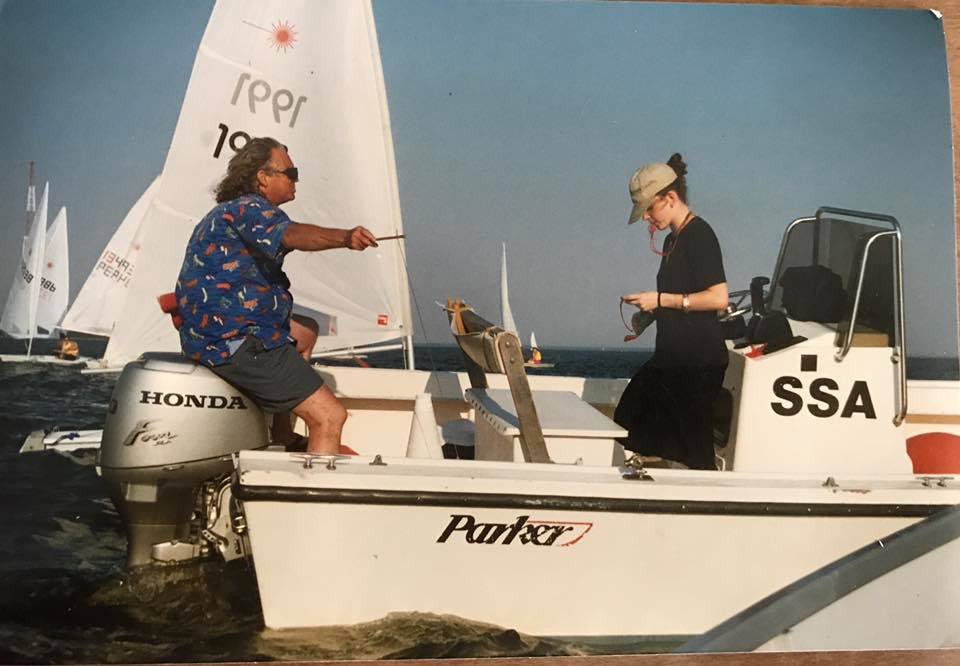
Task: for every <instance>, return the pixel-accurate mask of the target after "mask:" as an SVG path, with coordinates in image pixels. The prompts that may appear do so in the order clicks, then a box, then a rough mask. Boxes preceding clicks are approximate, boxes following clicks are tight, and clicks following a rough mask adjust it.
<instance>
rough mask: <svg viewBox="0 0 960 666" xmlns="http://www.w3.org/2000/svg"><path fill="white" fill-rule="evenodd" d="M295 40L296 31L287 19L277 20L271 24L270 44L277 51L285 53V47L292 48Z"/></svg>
mask: <svg viewBox="0 0 960 666" xmlns="http://www.w3.org/2000/svg"><path fill="white" fill-rule="evenodd" d="M296 41H297V31H296V29H294V27H293V25H291V24H290V23H288V22H287V21H277V22H276V23H274V24H273V25H272V26H271V30H270V46H272V47H273V48H274V49H276V51H277V52H278V53H279V52H280V51H283V52H284V53H286V51H287V49H292V48H293V44H294V42H296Z"/></svg>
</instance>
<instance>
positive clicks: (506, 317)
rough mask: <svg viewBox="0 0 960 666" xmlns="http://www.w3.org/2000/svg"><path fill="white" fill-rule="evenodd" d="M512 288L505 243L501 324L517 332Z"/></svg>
mask: <svg viewBox="0 0 960 666" xmlns="http://www.w3.org/2000/svg"><path fill="white" fill-rule="evenodd" d="M509 292H510V289H509V287H508V286H507V244H506V243H504V244H503V256H502V258H501V260H500V324H501V325H502V326H503V330H505V331H513V332H514V333H516V332H517V323H516V322H515V321H514V320H513V311H512V310H510V293H509Z"/></svg>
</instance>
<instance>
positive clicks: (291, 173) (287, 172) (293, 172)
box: [262, 167, 300, 183]
mask: <svg viewBox="0 0 960 666" xmlns="http://www.w3.org/2000/svg"><path fill="white" fill-rule="evenodd" d="M262 171H268V172H270V173H282V174H283V175H284V176H286V177H287V178H289V179H290V182H292V183H296V182H297V181H298V180H300V172H299V171H298V170H297V167H290V168H289V169H274V168H272V167H264V168H263V169H262Z"/></svg>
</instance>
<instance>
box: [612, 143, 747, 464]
mask: <svg viewBox="0 0 960 666" xmlns="http://www.w3.org/2000/svg"><path fill="white" fill-rule="evenodd" d="M686 173H687V165H686V164H685V163H684V162H683V159H682V158H681V156H680V154H679V153H675V154H674V155H672V156H671V157H670V159H669V161H668V162H667V163H666V164H659V163H657V164H648V165H646V166H643V167H641V168H640V169H638V170H637V171H636V172H635V173H634V174H633V177H632V178H631V179H630V197H631V199H632V200H633V210H632V211H631V213H630V218H629V220H628V221H627V223H628V224H633V223H634V222H636V221H637V220H640V219H641V218H642V219H644V220H646V221H647V222H648V224H649V230H650V247H651V249H652V250H653V251H654V252H655V253H656V254H658V255H660V257H661V260H660V270H659V271H658V272H657V289H656V291H642V292H638V293H634V294H627V295H625V296H623V298H622V300H623V301H624V302H626V303H629V304H631V305H636V306H637V307H638V308H640V310H642V311H644V312H653V313H654V314H655V315H656V321H657V339H656V347H655V351H654V354H653V357H652V358H651V359H650V360H649V361H648V362H647V363H646V364H644V366H643V367H642V368H641V369H640V370H639V372H637V374H636V375H635V376H634V377H633V379H631V380H630V384H629V385H628V386H627V388H626V389H625V390H624V392H623V395H622V396H621V398H620V403H619V404H618V405H617V409H616V411H615V412H614V420H615V421H616V422H617V423H618V424H620V425H621V426H622V427H624V428H626V429H627V430H628V431H629V436H628V438H627V441H626V442H625V446H626V447H627V448H629V449H631V450H634V451H637V452H639V453H641V454H644V455H656V456H661V457H663V458H665V459H668V460H676V461H679V462H682V463H684V464H685V465H687V466H688V467H691V468H695V469H716V462H715V458H714V450H713V405H714V402H715V401H716V399H717V396H718V395H719V393H720V388H721V386H722V384H723V375H724V372H725V370H726V366H727V348H726V345H725V343H724V341H723V334H722V332H721V330H720V323H719V321H718V320H717V316H716V313H717V311H718V310H722V309H724V308H726V307H727V299H728V293H727V282H726V277H725V275H724V271H723V257H722V255H721V252H720V244H719V242H718V241H717V237H716V235H715V234H714V232H713V229H711V228H710V225H709V224H707V222H706V221H705V220H703V219H702V218H701V217H698V216H697V215H696V214H694V213H693V211H691V210H690V208H689V206H688V205H687V182H686V178H685V175H686ZM667 227H669V228H670V230H671V233H670V235H669V236H667V238H666V240H664V242H663V250H662V251H658V250H657V249H656V245H655V243H654V239H653V236H654V232H655V231H657V230H660V231H663V230H664V229H666V228H667Z"/></svg>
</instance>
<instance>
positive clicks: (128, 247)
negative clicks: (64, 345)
mask: <svg viewBox="0 0 960 666" xmlns="http://www.w3.org/2000/svg"><path fill="white" fill-rule="evenodd" d="M159 185H160V177H159V176H157V177H156V178H155V179H154V180H153V182H152V183H150V186H149V187H147V189H146V191H144V193H143V194H142V195H141V196H140V198H139V199H137V201H136V203H134V205H133V207H132V208H131V209H130V211H129V212H128V213H127V214H126V216H125V217H124V218H123V221H122V222H121V223H120V226H119V227H117V230H116V231H115V232H114V233H113V236H112V237H111V238H110V241H109V242H108V243H107V245H106V247H104V248H103V252H101V253H100V257H99V258H98V259H97V261H96V263H95V264H94V266H93V268H92V269H91V270H90V274H89V275H88V276H87V279H86V281H85V282H84V283H83V286H82V287H81V288H80V292H79V293H78V294H77V297H76V298H75V299H74V301H73V304H72V305H71V306H70V308H69V309H68V310H67V312H66V314H65V315H64V317H63V323H62V324H61V328H63V329H64V330H67V331H79V332H81V333H88V334H90V335H101V336H105V337H109V336H110V334H111V333H113V328H114V325H115V324H116V322H117V320H118V319H119V318H120V316H121V315H122V313H123V307H124V303H125V301H126V295H127V286H128V285H129V284H130V277H131V276H132V275H133V272H134V269H135V268H136V265H137V262H138V261H139V255H140V248H141V244H142V243H141V235H142V234H141V229H142V222H143V218H144V216H145V214H146V211H147V209H148V208H149V206H150V203H151V202H152V201H153V197H154V196H155V195H156V192H157V189H158V188H159Z"/></svg>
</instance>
